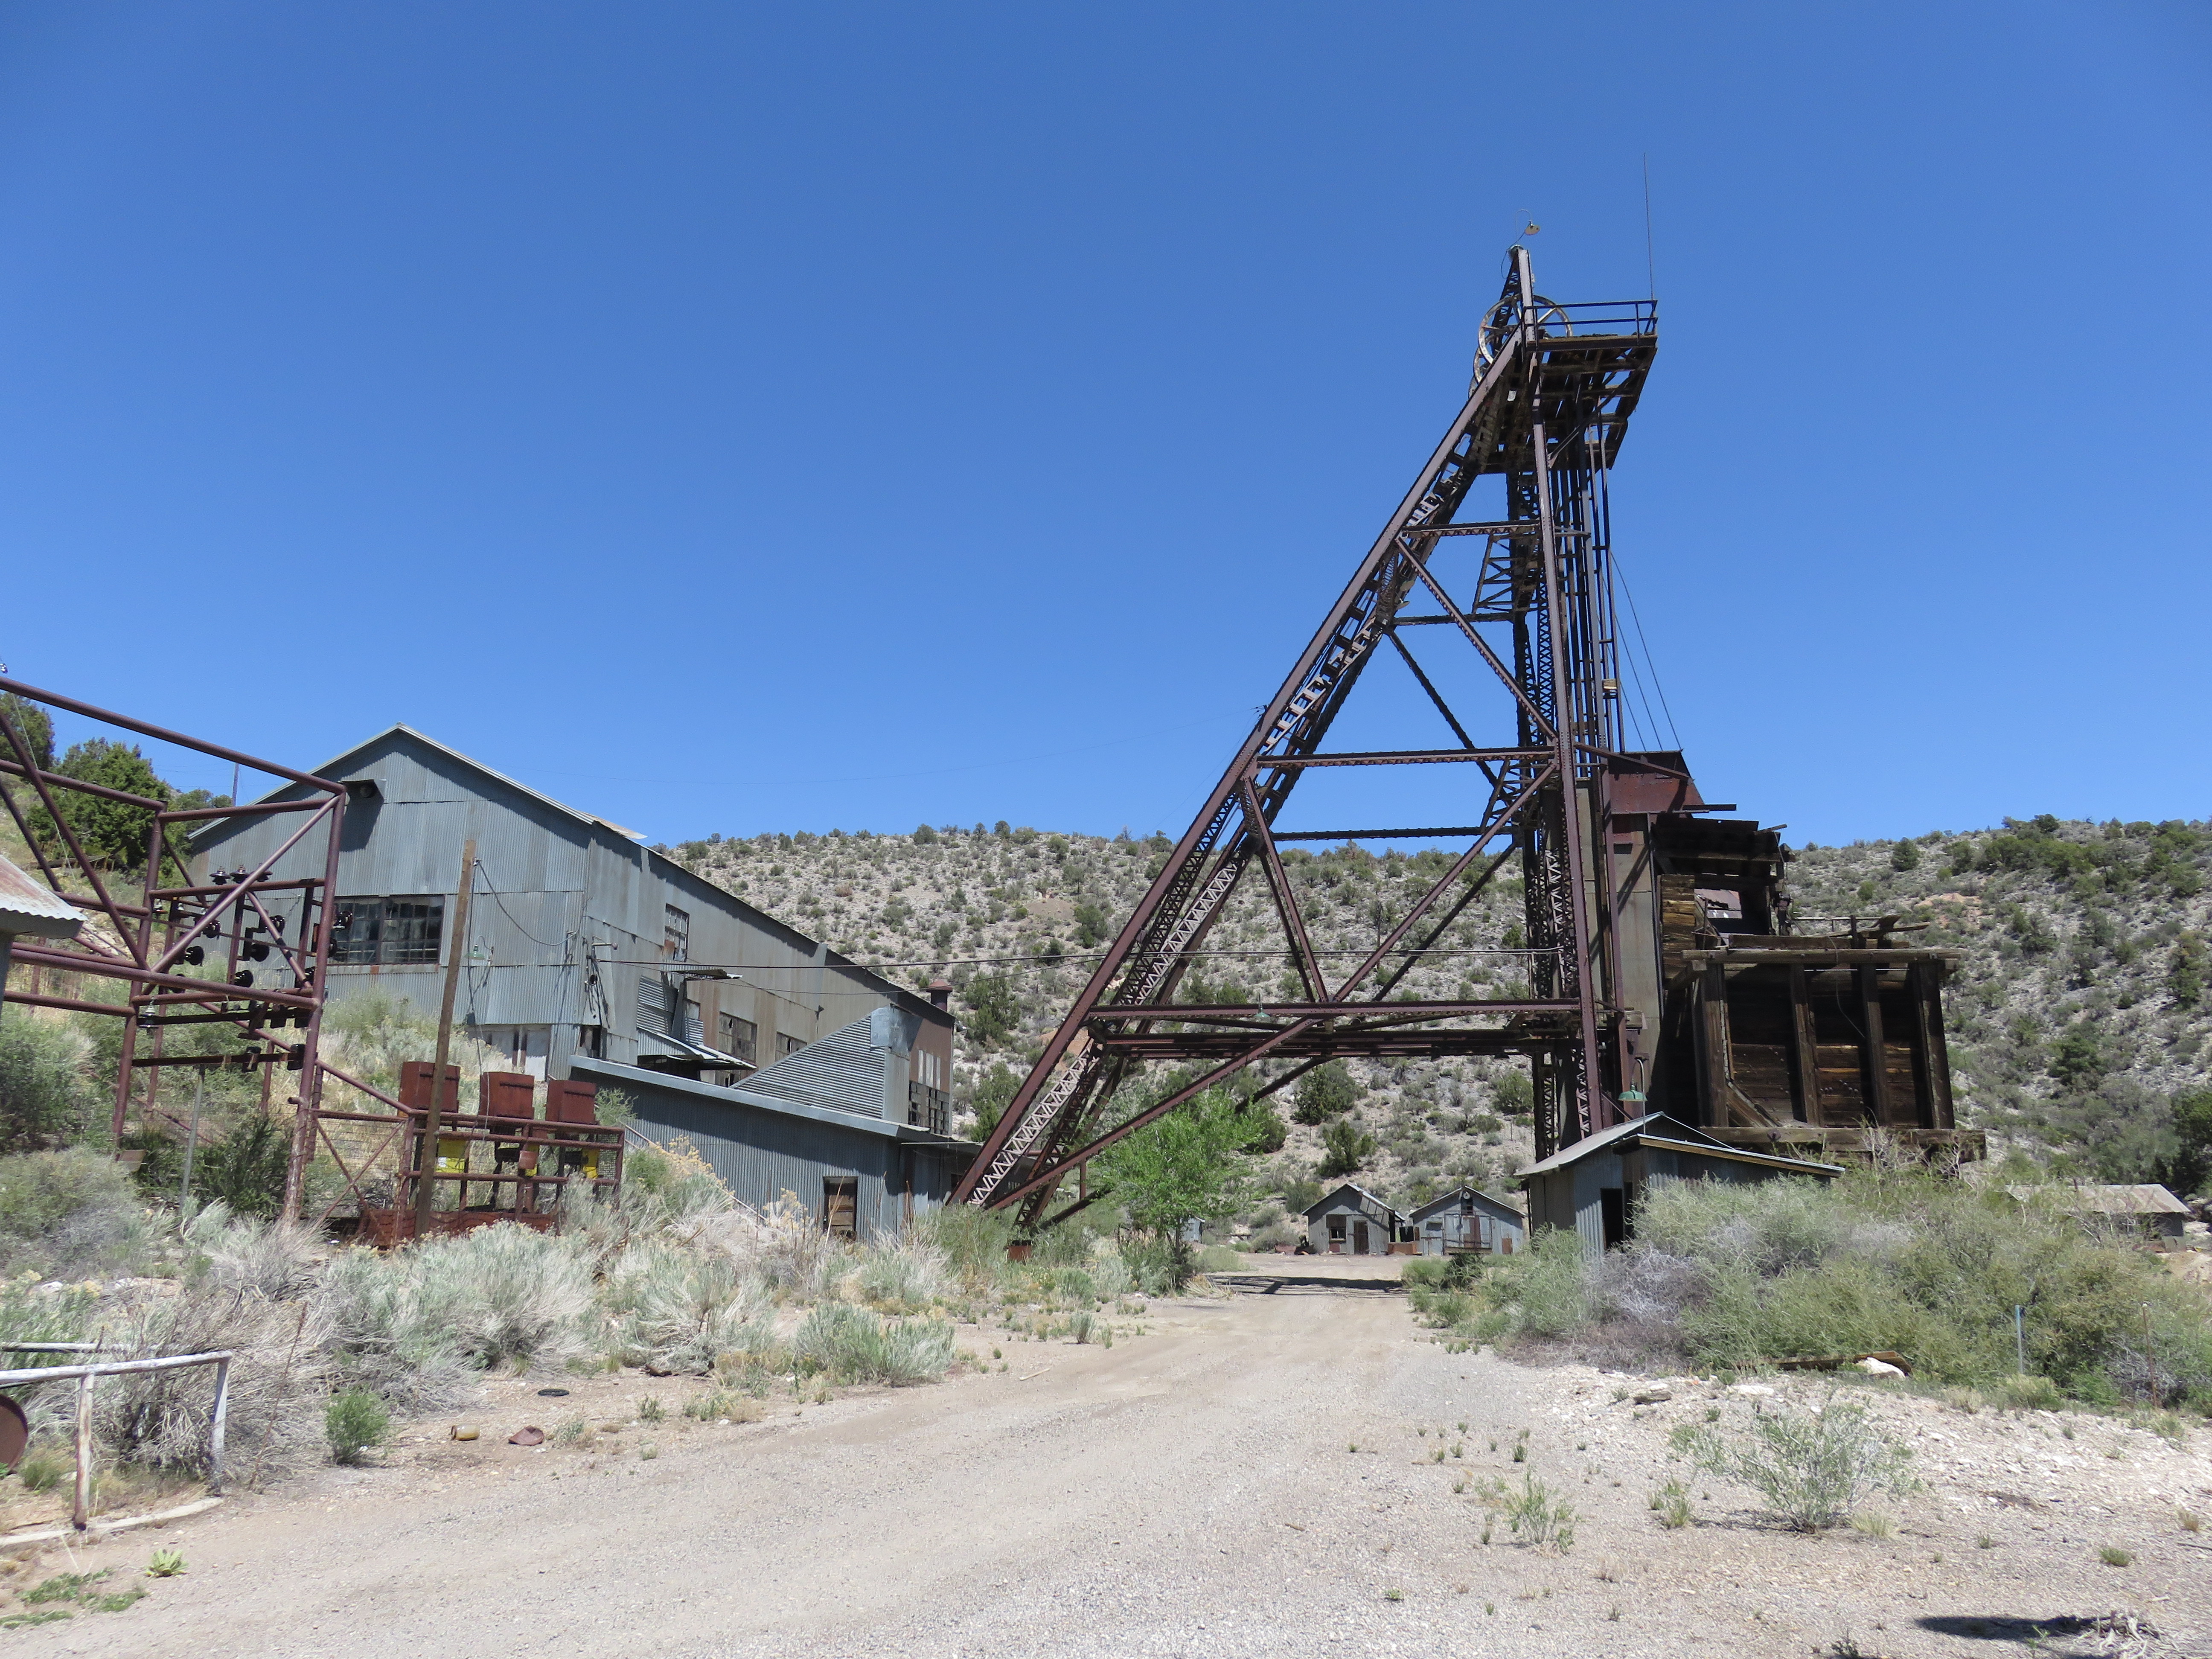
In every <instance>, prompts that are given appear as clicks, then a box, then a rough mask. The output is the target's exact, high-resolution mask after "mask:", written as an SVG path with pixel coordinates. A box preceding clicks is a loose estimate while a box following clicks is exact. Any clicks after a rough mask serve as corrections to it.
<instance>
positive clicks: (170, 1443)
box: [93, 1273, 334, 1475]
mask: <svg viewBox="0 0 2212 1659" xmlns="http://www.w3.org/2000/svg"><path fill="white" fill-rule="evenodd" d="M100 1317H101V1319H102V1321H103V1322H109V1323H107V1325H106V1328H107V1340H108V1341H109V1343H110V1345H111V1346H113V1347H115V1348H117V1349H119V1350H120V1352H121V1357H123V1358H134V1359H143V1358H153V1357H154V1356H155V1355H157V1354H183V1353H209V1352H215V1351H217V1350H220V1349H228V1350H229V1351H230V1352H231V1353H232V1354H233V1355H234V1358H233V1359H232V1361H231V1365H230V1389H229V1405H228V1416H229V1439H230V1446H231V1457H232V1460H233V1464H234V1467H237V1466H239V1465H240V1464H241V1463H242V1462H244V1460H245V1459H246V1455H247V1454H248V1451H249V1449H250V1451H251V1455H252V1463H251V1465H250V1467H251V1468H252V1469H253V1470H254V1471H255V1472H256V1473H257V1474H262V1475H266V1474H274V1473H277V1472H281V1471H283V1470H286V1469H289V1468H297V1467H299V1466H300V1465H301V1464H302V1463H304V1462H308V1461H310V1460H311V1459H312V1458H313V1455H314V1454H315V1450H316V1448H317V1446H318V1443H319V1442H321V1441H322V1439H323V1434H322V1426H323V1425H322V1415H323V1406H324V1404H325V1401H326V1399H327V1397H328V1395H329V1392H330V1388H331V1383H332V1382H333V1380H334V1376H333V1371H332V1366H331V1356H330V1349H329V1339H330V1334H331V1325H330V1321H329V1317H328V1315H327V1312H326V1310H325V1306H324V1304H323V1301H322V1298H321V1297H317V1296H312V1295H299V1296H294V1297H289V1298H288V1299H278V1298H276V1297H267V1296H263V1295H260V1294H258V1292H256V1291H252V1290H251V1289H248V1288H246V1287H245V1286H244V1285H241V1284H240V1283H238V1282H235V1281H232V1280H228V1279H224V1278H222V1277H221V1276H218V1275H216V1274H214V1273H206V1274H203V1275H202V1276H201V1277H200V1278H199V1279H197V1280H195V1281H193V1282H191V1283H188V1284H186V1285H184V1286H183V1287H182V1288H181V1289H180V1290H179V1291H178V1292H177V1293H175V1294H173V1295H170V1296H161V1297H148V1298H146V1299H144V1300H143V1301H140V1302H137V1303H135V1304H134V1303H129V1302H123V1301H118V1300H106V1301H103V1303H102V1304H101V1308H100ZM214 1402H215V1373H214V1370H213V1368H212V1367H210V1366H191V1367H186V1368H180V1369H179V1370H164V1371H144V1372H126V1373H125V1374H122V1375H120V1376H112V1377H106V1378H103V1379H102V1380H101V1383H100V1387H99V1389H97V1390H96V1391H95V1392H94V1395H93V1428H94V1434H95V1435H96V1437H98V1439H99V1441H100V1446H101V1449H102V1451H103V1452H104V1453H105V1454H106V1455H109V1456H112V1457H113V1458H115V1459H116V1460H117V1461H118V1462H125V1463H131V1464H137V1465H140V1466H142V1467H146V1468H156V1469H161V1470H167V1471H177V1472H184V1473H191V1474H197V1473H200V1472H202V1471H204V1468H206V1458H207V1441H208V1418H209V1413H210V1411H211V1410H212V1408H213V1406H214Z"/></svg>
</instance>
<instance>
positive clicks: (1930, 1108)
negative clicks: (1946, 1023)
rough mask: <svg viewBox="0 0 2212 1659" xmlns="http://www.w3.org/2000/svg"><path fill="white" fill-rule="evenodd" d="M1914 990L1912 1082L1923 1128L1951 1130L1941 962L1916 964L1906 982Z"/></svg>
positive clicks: (1948, 1060) (1949, 1066) (1949, 1082)
mask: <svg viewBox="0 0 2212 1659" xmlns="http://www.w3.org/2000/svg"><path fill="white" fill-rule="evenodd" d="M1905 982H1906V983H1907V984H1908V985H1909V986H1911V990H1912V1016H1913V1030H1912V1079H1913V1083H1914V1085H1916V1086H1917V1089H1918V1091H1919V1094H1920V1127H1922V1128H1923V1129H1948V1128H1951V1127H1954V1123H1953V1120H1952V1116H1951V1056H1950V1053H1949V1050H1948V1048H1947V1047H1946V1045H1945V1043H1944V1042H1943V969H1942V963H1937V962H1916V963H1913V964H1912V966H1911V969H1910V970H1909V971H1908V975H1907V979H1906V981H1905Z"/></svg>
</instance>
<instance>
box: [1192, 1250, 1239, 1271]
mask: <svg viewBox="0 0 2212 1659" xmlns="http://www.w3.org/2000/svg"><path fill="white" fill-rule="evenodd" d="M1243 1265H1244V1258H1243V1256H1241V1255H1238V1254H1237V1252H1236V1251H1235V1250H1232V1249H1230V1248H1229V1247H1228V1246H1227V1245H1226V1244H1209V1245H1207V1246H1206V1248H1205V1249H1202V1250H1200V1252H1199V1253H1198V1270H1199V1271H1200V1273H1235V1272H1236V1271H1237V1269H1238V1268H1239V1267H1243Z"/></svg>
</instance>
